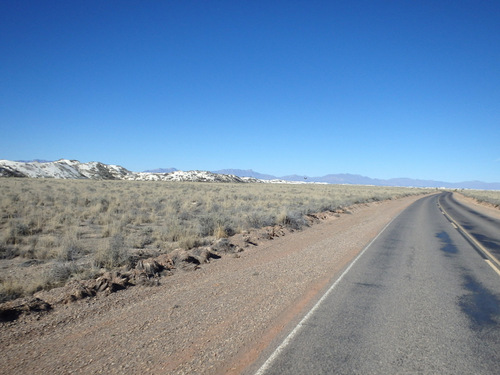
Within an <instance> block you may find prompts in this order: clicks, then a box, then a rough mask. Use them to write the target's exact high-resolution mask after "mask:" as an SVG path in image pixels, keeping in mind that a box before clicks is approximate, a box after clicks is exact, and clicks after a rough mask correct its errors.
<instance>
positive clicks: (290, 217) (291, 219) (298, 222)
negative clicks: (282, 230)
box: [276, 211, 307, 229]
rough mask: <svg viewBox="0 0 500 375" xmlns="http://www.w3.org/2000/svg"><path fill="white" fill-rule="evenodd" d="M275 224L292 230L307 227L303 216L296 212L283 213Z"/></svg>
mask: <svg viewBox="0 0 500 375" xmlns="http://www.w3.org/2000/svg"><path fill="white" fill-rule="evenodd" d="M276 221H277V223H278V224H281V225H284V226H286V227H289V228H292V229H301V228H302V227H304V226H306V225H307V220H306V219H305V217H304V215H303V214H302V213H300V212H297V211H284V212H282V213H281V214H280V215H279V216H278V218H277V220H276Z"/></svg>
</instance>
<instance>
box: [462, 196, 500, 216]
mask: <svg viewBox="0 0 500 375" xmlns="http://www.w3.org/2000/svg"><path fill="white" fill-rule="evenodd" d="M453 196H454V197H455V199H456V200H457V201H458V202H460V203H462V204H465V205H466V206H469V207H471V208H472V209H474V210H476V211H478V212H480V213H482V214H485V215H487V216H491V217H494V218H497V219H500V209H499V208H498V207H496V206H494V205H493V204H491V203H487V202H481V201H478V200H477V199H474V198H471V197H467V196H465V195H463V194H460V193H453Z"/></svg>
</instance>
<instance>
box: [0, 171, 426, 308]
mask: <svg viewBox="0 0 500 375" xmlns="http://www.w3.org/2000/svg"><path fill="white" fill-rule="evenodd" d="M423 192H425V190H423V189H409V188H392V187H374V186H346V185H312V184H307V185H286V184H220V183H188V182H145V181H95V180H44V179H17V178H3V179H0V215H1V216H0V265H1V266H2V268H1V269H2V270H4V271H5V272H3V271H2V274H1V275H0V278H1V279H0V299H4V300H5V299H8V298H13V297H17V296H20V295H26V294H30V293H32V292H33V291H36V290H40V289H47V288H51V287H53V286H57V285H61V284H63V283H64V282H66V281H67V280H68V279H71V278H82V277H85V276H86V275H90V274H92V275H94V274H95V273H96V272H98V270H99V269H100V268H105V269H111V268H115V267H120V266H123V265H127V264H129V263H130V262H131V259H138V258H140V257H144V256H154V255H157V254H160V253H165V252H170V251H172V250H173V249H176V248H179V247H181V248H184V249H190V248H193V247H197V246H201V245H204V244H208V243H210V242H212V241H214V240H216V239H221V238H227V237H229V236H231V235H233V234H235V233H239V232H241V231H243V230H249V229H252V228H261V227H264V226H269V225H276V224H280V225H284V226H288V227H291V228H294V229H300V228H301V227H303V226H304V225H306V224H307V221H306V220H305V215H307V214H311V213H316V212H322V211H328V210H335V209H338V208H341V207H346V206H349V205H352V204H355V203H363V202H371V201H378V200H384V199H392V198H396V197H402V196H406V195H411V194H421V193H423ZM29 262H32V263H29ZM21 265H24V266H21ZM26 265H27V266H26ZM14 270H15V271H14ZM33 275H35V276H33ZM28 281H29V282H28Z"/></svg>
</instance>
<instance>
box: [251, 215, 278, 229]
mask: <svg viewBox="0 0 500 375" xmlns="http://www.w3.org/2000/svg"><path fill="white" fill-rule="evenodd" d="M275 222H276V218H275V217H274V216H271V215H269V214H264V213H261V212H251V213H249V214H247V215H246V216H245V218H244V222H243V226H244V227H245V228H255V229H258V228H262V227H267V226H269V225H274V224H275Z"/></svg>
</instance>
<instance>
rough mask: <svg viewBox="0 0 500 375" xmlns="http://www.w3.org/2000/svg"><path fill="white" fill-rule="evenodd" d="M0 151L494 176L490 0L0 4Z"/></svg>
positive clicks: (136, 162) (137, 166)
mask: <svg viewBox="0 0 500 375" xmlns="http://www.w3.org/2000/svg"><path fill="white" fill-rule="evenodd" d="M0 132H1V133H0V159H9V160H19V159H24V160H26V159H28V160H29V159H35V158H38V159H46V160H57V159H60V158H67V159H77V160H80V161H82V162H87V161H101V162H104V163H107V164H119V165H122V166H124V167H126V168H128V169H130V170H132V171H142V170H145V169H153V168H159V167H176V168H179V169H183V170H190V169H202V170H218V169H223V168H240V169H253V170H255V171H258V172H261V173H269V174H273V175H277V176H283V175H288V174H303V175H308V176H321V175H325V174H329V173H353V174H361V175H365V176H369V177H373V178H392V177H410V178H420V179H435V180H442V181H450V182H459V181H465V180H482V181H486V182H499V181H500V1H498V0H491V1H482V0H470V1H467V0H433V1H430V0H418V1H417V0H385V1H382V0H380V1H379V0H368V1H358V0H346V1H333V0H331V1H314V0H304V1H296V0H287V1H273V0H265V1H259V0H252V1H250V0H248V1H238V0H230V1H218V0H213V1H202V0H199V1H190V0H178V1H124V0H120V1H111V0H107V1H101V0H99V1H89V0H82V1H78V0H74V1H67V0H61V1H48V0H43V1H41V0H36V1H23V0H3V1H1V2H0Z"/></svg>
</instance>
